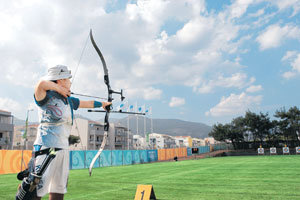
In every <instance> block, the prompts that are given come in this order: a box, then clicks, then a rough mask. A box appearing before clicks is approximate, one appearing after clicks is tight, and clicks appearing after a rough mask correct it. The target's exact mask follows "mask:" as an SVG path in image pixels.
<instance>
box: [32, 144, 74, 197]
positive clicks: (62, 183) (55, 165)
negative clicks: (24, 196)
mask: <svg viewBox="0 0 300 200" xmlns="http://www.w3.org/2000/svg"><path fill="white" fill-rule="evenodd" d="M46 156H47V155H46V154H45V155H40V156H38V157H36V159H35V167H36V168H37V167H38V166H39V165H41V164H42V163H43V161H44V160H45V158H46ZM68 176H69V150H65V149H63V150H59V151H57V152H56V156H55V158H54V159H53V160H52V161H51V162H50V164H49V166H48V168H47V169H46V171H45V173H44V174H43V176H42V179H41V180H40V183H39V185H38V186H37V196H38V197H43V196H44V195H46V194H47V193H59V194H65V193H67V184H68Z"/></svg>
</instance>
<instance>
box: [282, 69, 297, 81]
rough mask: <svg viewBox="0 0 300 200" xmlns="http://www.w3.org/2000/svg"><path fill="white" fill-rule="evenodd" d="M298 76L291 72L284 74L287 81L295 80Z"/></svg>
mask: <svg viewBox="0 0 300 200" xmlns="http://www.w3.org/2000/svg"><path fill="white" fill-rule="evenodd" d="M296 75H297V73H296V72H292V71H289V72H284V73H283V74H282V77H283V78H285V79H291V78H294V77H295V76H296Z"/></svg>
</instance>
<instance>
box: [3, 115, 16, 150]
mask: <svg viewBox="0 0 300 200" xmlns="http://www.w3.org/2000/svg"><path fill="white" fill-rule="evenodd" d="M13 137H14V117H13V116H12V115H11V112H7V111H4V110H0V149H12V148H13Z"/></svg>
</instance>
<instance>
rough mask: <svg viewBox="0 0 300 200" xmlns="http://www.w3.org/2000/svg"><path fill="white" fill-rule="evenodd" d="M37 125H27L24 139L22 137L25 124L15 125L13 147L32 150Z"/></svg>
mask: <svg viewBox="0 0 300 200" xmlns="http://www.w3.org/2000/svg"><path fill="white" fill-rule="evenodd" d="M38 126H39V125H38V124H32V125H28V127H27V136H26V140H25V139H24V138H23V134H24V133H25V129H26V126H25V125H23V126H15V128H14V130H15V134H14V142H13V148H14V149H26V150H32V149H33V143H34V141H35V138H36V134H37V129H38Z"/></svg>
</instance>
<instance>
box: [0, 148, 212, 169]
mask: <svg viewBox="0 0 300 200" xmlns="http://www.w3.org/2000/svg"><path fill="white" fill-rule="evenodd" d="M198 148H199V151H198V154H202V153H207V152H209V151H210V150H211V148H210V146H200V147H198ZM97 152H98V151H96V150H95V151H91V150H88V151H70V165H69V167H70V169H84V168H88V167H89V165H90V163H91V162H92V159H93V158H94V156H95V155H96V153H97ZM191 155H192V150H191V148H189V147H188V148H174V149H158V150H156V149H155V150H104V151H102V153H101V155H100V158H98V159H97V160H96V162H95V164H94V167H107V166H119V165H132V164H139V163H148V162H155V161H163V160H171V159H173V158H174V157H175V156H177V157H179V158H180V157H186V156H191ZM30 158H31V151H29V150H26V151H23V161H24V163H25V164H26V165H27V163H28V162H29V160H30ZM21 161H22V151H21V150H0V174H8V173H18V172H20V171H21V170H22V169H23V170H24V168H25V165H23V166H22V167H21Z"/></svg>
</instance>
